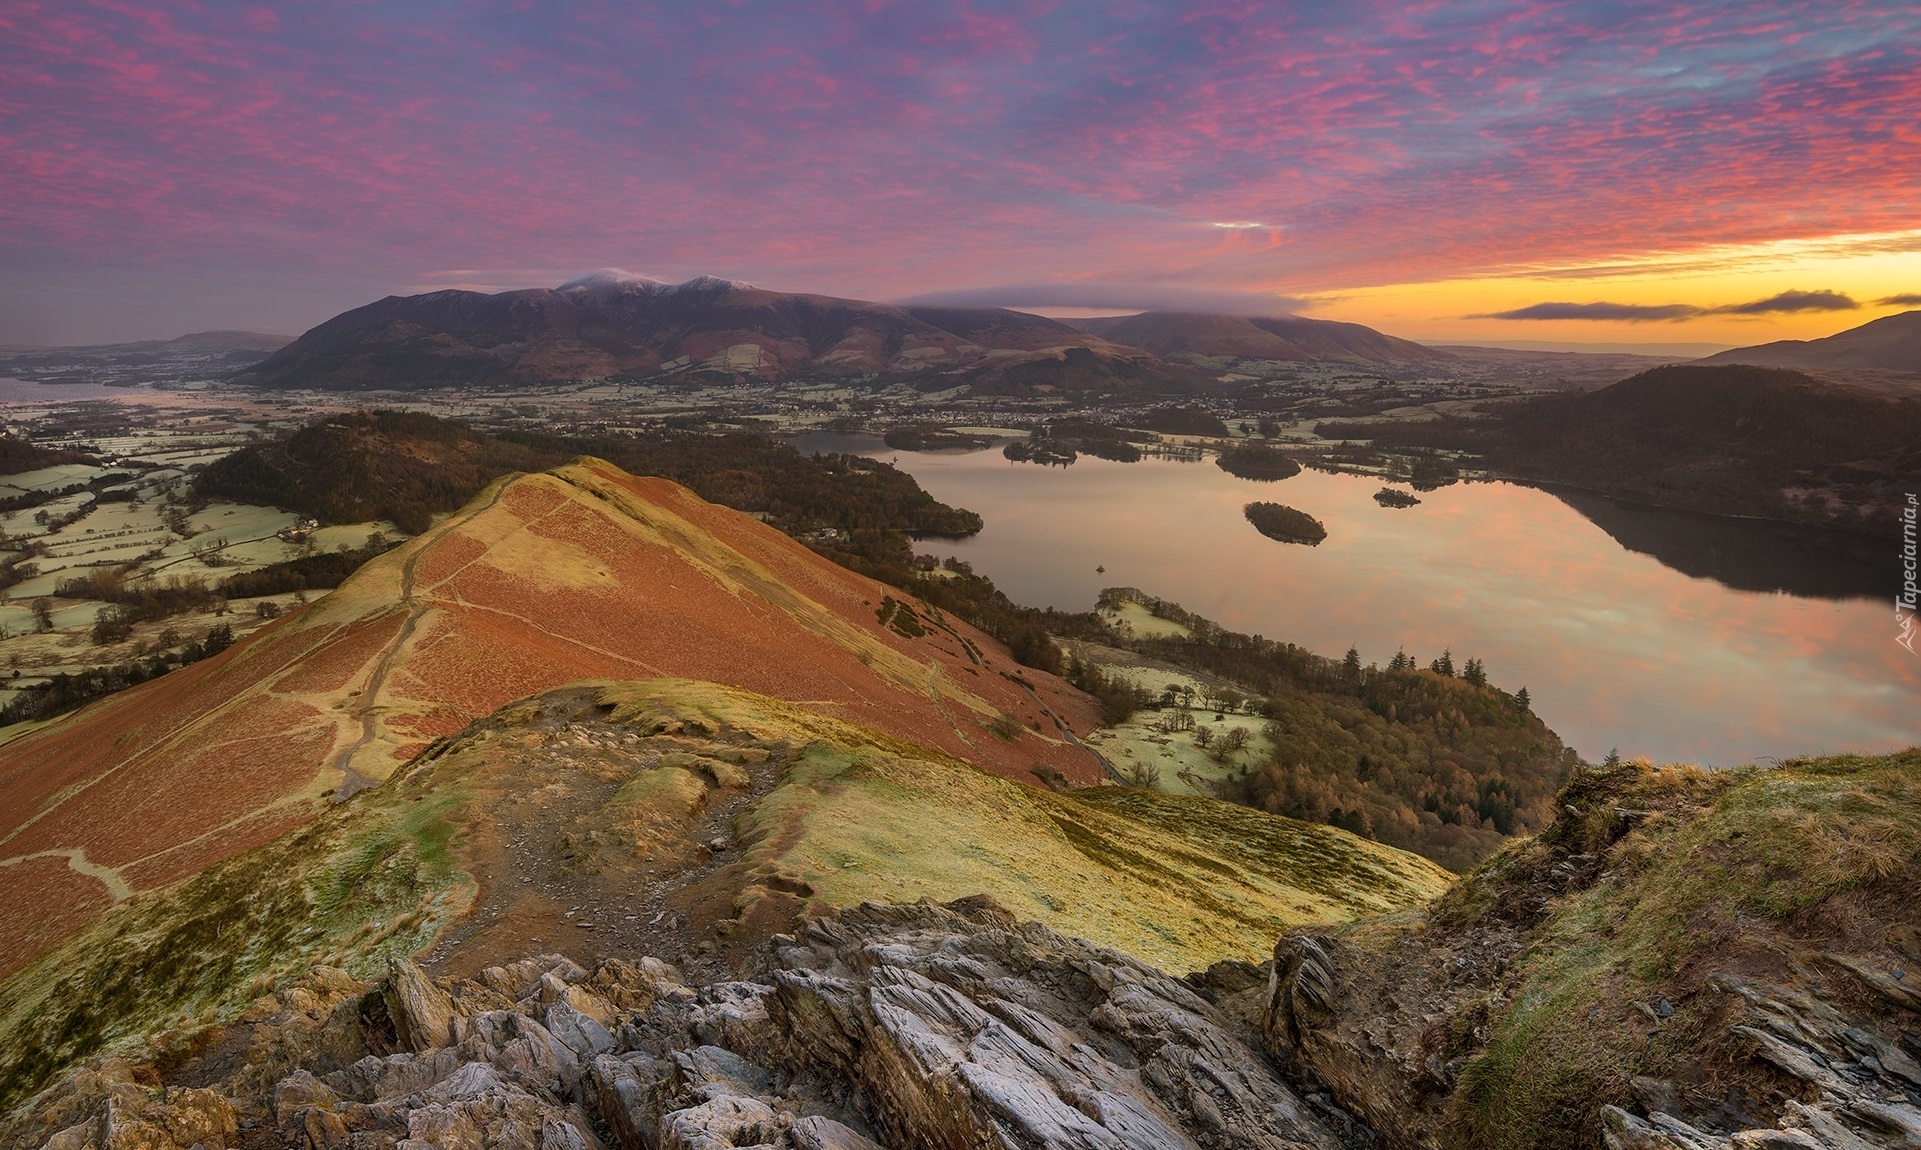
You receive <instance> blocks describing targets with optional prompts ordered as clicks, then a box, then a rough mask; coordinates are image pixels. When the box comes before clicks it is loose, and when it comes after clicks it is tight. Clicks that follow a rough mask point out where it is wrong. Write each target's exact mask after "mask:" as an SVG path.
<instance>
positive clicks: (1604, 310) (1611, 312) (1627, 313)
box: [1465, 290, 1921, 323]
mask: <svg viewBox="0 0 1921 1150" xmlns="http://www.w3.org/2000/svg"><path fill="white" fill-rule="evenodd" d="M1876 302H1878V303H1882V304H1921V295H1905V296H1889V297H1888V298H1886V299H1884V300H1878V301H1876ZM1860 306H1861V305H1860V303H1858V302H1857V301H1856V300H1855V299H1854V297H1852V296H1850V295H1848V294H1847V293H1846V292H1838V291H1826V290H1822V291H1784V292H1781V293H1779V294H1778V295H1771V296H1769V297H1767V298H1766V299H1756V300H1749V301H1747V302H1746V303H1731V304H1723V305H1722V306H1720V307H1701V306H1699V305H1697V304H1691V303H1653V304H1648V303H1607V302H1596V303H1537V304H1529V305H1528V306H1527V307H1517V308H1514V309H1513V310H1511V311H1495V312H1482V313H1480V314H1479V315H1470V316H1467V317H1465V318H1467V319H1533V320H1553V319H1585V320H1600V321H1604V322H1609V323H1664V322H1665V323H1675V322H1679V321H1681V320H1686V319H1693V318H1695V317H1696V316H1704V315H1781V314H1792V313H1794V312H1804V311H1854V310H1855V309H1857V308H1859V307H1860Z"/></svg>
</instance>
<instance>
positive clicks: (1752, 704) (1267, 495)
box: [801, 437, 1921, 765]
mask: <svg viewBox="0 0 1921 1150" xmlns="http://www.w3.org/2000/svg"><path fill="white" fill-rule="evenodd" d="M801 446H802V447H803V449H807V450H836V449H838V450H850V449H857V448H858V449H862V450H865V451H866V452H867V453H869V454H874V455H877V456H880V457H882V458H889V459H897V461H898V463H899V465H900V466H901V467H902V468H904V469H906V470H907V471H909V472H911V473H912V474H913V475H914V476H915V477H916V478H917V479H919V480H920V482H921V484H922V486H924V487H925V488H926V489H927V490H928V491H930V492H932V493H933V494H934V496H935V497H936V498H939V499H941V500H943V501H944V502H947V503H950V504H953V505H956V506H961V507H968V508H972V509H973V510H975V511H978V512H979V513H980V514H981V515H982V516H984V517H985V518H986V520H987V527H986V529H985V530H984V531H982V532H981V533H980V534H979V535H978V536H976V537H975V538H973V539H968V540H960V541H953V542H949V541H945V540H930V541H927V542H926V543H924V544H922V546H921V549H922V550H925V551H932V552H934V553H935V554H939V555H947V554H953V555H958V556H960V557H961V558H963V559H966V560H967V561H968V562H970V563H972V564H974V566H975V567H976V569H978V570H980V571H981V572H983V573H984V574H987V575H988V576H990V577H992V578H993V580H994V581H995V583H997V584H998V585H999V586H1000V587H1001V588H1002V589H1003V590H1005V591H1006V592H1007V593H1008V594H1009V595H1010V596H1012V597H1013V598H1014V599H1015V600H1016V601H1018V602H1021V603H1028V604H1033V605H1037V606H1040V605H1051V606H1055V607H1060V608H1063V609H1069V610H1085V609H1087V608H1089V607H1091V606H1092V605H1093V602H1094V598H1095V596H1096V595H1097V594H1098V592H1099V591H1100V589H1101V588H1103V587H1111V586H1134V587H1139V588H1141V589H1142V590H1145V591H1147V592H1149V593H1151V594H1155V595H1159V596H1162V597H1164V598H1168V599H1173V600H1175V601H1177V602H1179V603H1181V604H1183V605H1184V606H1186V607H1188V608H1189V609H1190V610H1194V611H1198V612H1200V613H1201V614H1203V615H1206V616H1208V617H1210V618H1212V619H1215V620H1216V621H1218V622H1220V623H1222V624H1224V625H1225V626H1228V627H1230V628H1232V629H1234V630H1238V631H1246V632H1253V633H1258V634H1264V635H1267V636H1269V637H1270V638H1277V639H1286V640H1289V641H1292V642H1295V643H1299V644H1301V645H1303V646H1306V647H1308V648H1311V649H1313V650H1316V651H1319V652H1321V653H1323V654H1327V655H1333V656H1339V655H1340V654H1341V652H1343V651H1345V650H1346V649H1347V648H1348V646H1349V645H1353V646H1356V647H1358V648H1359V649H1360V652H1361V657H1362V659H1363V660H1366V661H1371V662H1381V663H1385V662H1386V661H1387V660H1388V659H1390V658H1391V657H1392V656H1393V654H1394V652H1395V650H1396V649H1398V648H1405V649H1406V650H1407V651H1408V652H1409V653H1410V654H1413V655H1416V656H1418V657H1419V658H1420V659H1421V660H1422V661H1423V662H1426V661H1427V660H1429V659H1431V658H1433V657H1434V656H1435V655H1438V654H1439V653H1440V652H1441V650H1442V648H1444V647H1445V648H1451V649H1452V651H1453V653H1454V660H1455V662H1456V664H1457V665H1458V664H1459V663H1460V662H1461V661H1462V660H1463V659H1465V658H1466V657H1468V656H1474V657H1477V658H1480V659H1483V660H1484V661H1485V662H1486V663H1487V667H1488V674H1489V676H1490V678H1491V679H1492V680H1493V681H1494V682H1495V683H1497V684H1499V685H1500V686H1502V687H1504V688H1506V689H1508V690H1514V689H1516V688H1518V687H1521V686H1523V685H1525V686H1526V687H1527V688H1528V689H1529V692H1530V694H1531V695H1532V697H1533V700H1534V706H1535V710H1536V712H1537V713H1538V714H1540V715H1541V717H1542V718H1543V719H1545V720H1546V721H1547V722H1548V724H1549V725H1550V726H1552V727H1553V728H1554V729H1555V730H1557V731H1559V732H1560V733H1561V735H1562V737H1563V738H1565V739H1566V740H1568V742H1569V743H1570V744H1571V745H1573V746H1574V747H1575V748H1576V749H1578V750H1579V751H1580V752H1581V753H1582V754H1583V755H1584V756H1586V757H1587V758H1589V759H1598V758H1600V757H1601V756H1602V755H1605V754H1606V753H1607V751H1608V749H1609V748H1610V747H1619V748H1620V750H1621V752H1622V753H1623V754H1624V755H1646V756H1648V757H1651V758H1654V759H1657V760H1660V761H1674V760H1687V761H1694V762H1702V763H1712V764H1717V765H1729V764H1735V763H1741V762H1748V761H1752V760H1755V759H1758V758H1762V757H1776V758H1785V757H1788V756H1790V755H1796V754H1808V753H1817V752H1834V751H1845V750H1854V751H1888V750H1894V749H1898V748H1901V747H1905V746H1908V745H1911V744H1914V743H1917V742H1921V707H1917V705H1916V704H1917V701H1918V700H1921V658H1918V657H1916V656H1914V655H1911V654H1909V653H1908V652H1907V651H1906V650H1904V649H1902V648H1901V647H1899V646H1897V645H1896V644H1895V642H1894V635H1895V627H1894V625H1893V622H1892V621H1893V610H1892V603H1891V598H1892V589H1891V588H1890V594H1889V597H1888V599H1887V600H1885V601H1884V600H1881V599H1875V600H1869V599H1860V598H1856V599H1845V600H1834V599H1818V598H1806V597H1800V596H1796V595H1790V594H1785V593H1781V592H1764V591H1740V590H1733V589H1730V588H1729V587H1727V586H1724V585H1723V584H1721V583H1719V582H1716V581H1713V580H1711V579H1705V578H1695V577H1691V576H1689V575H1685V574H1682V573H1681V572H1679V571H1676V570H1673V569H1672V568H1670V567H1667V566H1665V565H1663V564H1662V563H1661V562H1659V561H1658V560H1656V559H1655V558H1653V557H1651V556H1649V555H1646V554H1640V553H1637V552H1633V551H1628V550H1626V549H1624V548H1623V547H1622V546H1621V545H1620V544H1618V543H1617V542H1615V540H1614V539H1613V538H1611V537H1610V536H1609V535H1608V534H1607V533H1606V532H1604V531H1603V530H1602V529H1601V528H1599V527H1597V526H1596V525H1595V524H1594V523H1592V522H1590V521H1589V520H1588V519H1587V518H1585V517H1583V516H1582V515H1581V514H1579V513H1578V512H1577V511H1576V510H1574V509H1573V508H1572V507H1570V506H1569V505H1568V504H1567V503H1565V502H1563V501H1562V500H1561V499H1559V498H1556V497H1555V496H1554V495H1551V494H1549V493H1547V492H1544V491H1538V490H1535V489H1532V488H1528V487H1521V486H1516V485H1512V484H1468V485H1456V486H1453V487H1448V488H1443V489H1442V490H1439V491H1434V492H1428V493H1423V494H1422V496H1421V498H1422V500H1423V502H1422V503H1421V505H1420V506H1418V507H1413V508H1408V509H1392V508H1383V507H1380V506H1379V505H1377V504H1376V503H1375V502H1374V500H1373V498H1372V497H1373V494H1374V492H1375V491H1376V490H1378V489H1379V488H1380V486H1381V484H1380V483H1379V481H1377V480H1371V479H1366V478H1361V477H1357V476H1348V475H1325V474H1320V473H1317V472H1311V471H1310V472H1303V473H1302V474H1301V475H1298V476H1296V477H1294V478H1292V479H1288V480H1284V481H1282V482H1279V483H1258V482H1254V481H1251V480H1243V479H1236V478H1234V477H1233V476H1230V475H1228V474H1226V473H1225V472H1223V471H1221V470H1220V469H1219V468H1217V467H1215V466H1214V465H1213V463H1212V462H1204V463H1176V462H1171V461H1165V460H1155V459H1148V460H1144V461H1142V462H1140V463H1136V464H1117V463H1110V462H1107V461H1105V460H1100V459H1092V458H1087V457H1083V458H1082V459H1081V460H1080V461H1079V462H1077V463H1075V464H1074V465H1073V466H1072V467H1068V468H1041V467H1037V466H1034V465H1032V464H1014V463H1010V462H1008V461H1006V460H1004V459H1002V458H1001V456H1000V455H999V453H998V452H997V451H984V452H971V453H966V454H945V453H943V454H911V453H907V452H900V453H894V452H892V451H889V450H888V449H886V448H885V447H880V446H878V445H876V444H874V442H873V441H871V440H870V441H862V442H856V441H841V442H836V441H834V440H832V439H829V438H827V437H809V438H808V440H807V441H804V442H803V443H802V444H801ZM1253 499H1267V500H1273V501H1275V502H1281V503H1286V504H1288V505H1290V506H1294V507H1298V508H1300V509H1301V510H1303V511H1306V512H1308V513H1309V514H1311V515H1313V516H1315V517H1316V518H1318V519H1320V520H1321V521H1322V522H1323V523H1325V524H1326V525H1327V529H1328V538H1327V541H1326V542H1324V543H1322V544H1321V545H1320V546H1318V547H1302V546H1295V545H1288V544H1283V543H1276V542H1274V541H1272V540H1269V539H1266V538H1264V537H1262V536H1261V535H1259V534H1258V533H1256V532H1255V531H1254V529H1253V528H1252V527H1251V526H1249V525H1248V523H1247V522H1246V521H1245V519H1243V518H1242V515H1241V507H1242V505H1244V504H1245V503H1247V502H1248V501H1249V500H1253ZM1102 566H1104V567H1105V568H1106V571H1105V572H1104V573H1102V572H1097V571H1096V568H1097V567H1102ZM1854 582H1856V583H1859V582H1860V580H1859V579H1856V580H1854Z"/></svg>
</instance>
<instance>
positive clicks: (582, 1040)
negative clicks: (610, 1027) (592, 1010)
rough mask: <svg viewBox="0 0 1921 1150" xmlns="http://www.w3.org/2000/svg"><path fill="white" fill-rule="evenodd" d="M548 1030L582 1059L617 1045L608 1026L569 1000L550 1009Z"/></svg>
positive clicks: (604, 1051)
mask: <svg viewBox="0 0 1921 1150" xmlns="http://www.w3.org/2000/svg"><path fill="white" fill-rule="evenodd" d="M568 989H570V990H571V989H573V988H572V987H569V988H568ZM547 1032H548V1033H549V1034H552V1035H553V1036H554V1038H555V1039H556V1040H557V1041H558V1042H559V1043H560V1044H561V1045H562V1046H565V1047H566V1048H567V1049H568V1050H571V1051H572V1052H573V1054H574V1057H576V1058H578V1059H581V1060H582V1061H591V1060H592V1059H593V1057H594V1056H595V1055H597V1054H605V1053H607V1052H608V1051H610V1050H612V1049H613V1048H614V1036H613V1035H611V1034H609V1033H607V1028H606V1027H605V1026H603V1025H601V1024H600V1023H599V1022H597V1021H595V1020H594V1019H593V1018H590V1017H589V1016H587V1015H586V1014H583V1013H581V1012H580V1011H579V1010H576V1009H575V1008H574V1007H573V1006H572V1005H571V1004H569V1003H568V1002H567V1001H566V1000H565V999H562V1000H561V1001H559V1002H556V1003H554V1004H553V1005H552V1006H550V1007H548V1008H547Z"/></svg>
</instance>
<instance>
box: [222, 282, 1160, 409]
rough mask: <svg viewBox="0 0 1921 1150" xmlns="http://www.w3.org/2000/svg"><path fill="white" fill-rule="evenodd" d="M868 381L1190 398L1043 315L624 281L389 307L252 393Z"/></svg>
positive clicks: (360, 318)
mask: <svg viewBox="0 0 1921 1150" xmlns="http://www.w3.org/2000/svg"><path fill="white" fill-rule="evenodd" d="M663 377H665V378H687V379H689V380H691V381H700V380H732V379H754V380H762V381H770V382H772V381H779V380H786V379H793V378H827V379H836V378H871V379H879V380H911V381H915V382H917V383H918V382H921V381H928V382H929V383H930V384H931V385H932V386H937V387H938V386H959V385H961V384H963V383H964V384H967V385H969V386H971V387H973V388H974V389H975V390H976V391H982V392H989V393H1000V392H1011V393H1016V394H1025V393H1028V392H1046V391H1050V390H1062V391H1087V390H1103V391H1104V390H1150V391H1174V392H1179V391H1185V390H1187V389H1188V387H1189V386H1190V383H1191V382H1192V380H1191V379H1190V377H1189V374H1188V373H1186V372H1184V371H1183V370H1181V369H1178V368H1169V367H1168V366H1167V365H1164V364H1161V363H1160V362H1159V361H1158V360H1156V359H1155V357H1154V356H1152V355H1149V354H1147V353H1146V352H1142V351H1140V350H1138V349H1134V348H1126V347H1120V346H1117V345H1114V344H1112V343H1109V342H1108V341H1106V340H1101V339H1095V338H1090V337H1089V336H1088V335H1087V334H1085V333H1083V332H1080V331H1077V330H1075V329H1074V328H1071V327H1068V326H1066V325H1065V324H1060V323H1056V322H1054V321H1052V320H1046V319H1043V318H1041V317H1039V316H1029V315H1023V314H1021V313H1019V312H1010V311H1002V310H998V309H990V308H916V309H912V310H907V309H902V308H897V307H892V306H889V305H887V304H878V303H870V302H867V301H864V300H850V299H838V298H835V297H832V296H821V295H799V294H790V293H784V292H773V291H766V290H763V289H761V288H757V287H754V286H753V285H751V284H744V283H740V282H738V281H734V280H722V279H716V278H714V277H712V276H703V277H700V278H698V279H693V280H689V281H687V282H686V283H681V284H667V283H662V282H660V281H657V280H650V279H645V278H641V277H636V276H628V275H624V274H619V273H612V272H604V273H596V274H594V275H589V276H583V277H581V278H579V279H576V280H573V281H570V282H568V283H566V284H563V285H561V286H560V287H559V288H557V289H552V290H550V289H547V288H529V289H525V290H520V291H509V292H501V293H498V294H494V295H486V294H483V293H480V292H470V291H440V292H431V293H428V294H426V295H417V296H389V297H387V298H386V299H383V300H380V301H378V302H375V303H371V304H368V305H366V306H365V307H360V308H355V309H354V310H352V311H349V312H345V313H343V314H341V315H338V316H335V317H334V318H333V319H330V320H328V321H327V322H326V323H323V324H321V325H320V326H318V327H316V328H314V329H313V330H311V331H309V332H307V333H306V334H304V335H302V336H301V337H300V338H299V339H298V340H295V341H294V342H293V344H292V345H290V346H288V347H287V348H285V349H283V350H281V351H280V352H279V353H278V354H276V355H274V356H273V357H272V358H270V359H268V360H267V361H266V362H264V363H261V364H259V365H258V366H256V367H254V368H251V369H250V370H248V371H245V372H242V373H240V374H239V375H238V376H237V377H236V378H237V380H238V381H240V382H243V383H251V384H255V385H259V386H265V387H311V388H321V389H331V390H355V389H369V388H395V387H416V386H429V387H432V386H448V385H457V384H467V383H481V384H491V383H550V382H563V381H570V380H576V379H586V378H617V379H651V378H663Z"/></svg>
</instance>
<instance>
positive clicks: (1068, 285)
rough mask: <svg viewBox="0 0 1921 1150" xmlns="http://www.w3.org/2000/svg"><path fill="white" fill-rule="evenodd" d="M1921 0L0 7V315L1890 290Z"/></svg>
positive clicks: (1541, 299) (1500, 312) (96, 324)
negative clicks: (838, 300)
mask: <svg viewBox="0 0 1921 1150" xmlns="http://www.w3.org/2000/svg"><path fill="white" fill-rule="evenodd" d="M1917 156H1921V6H1917V5H1913V4H1888V3H1881V4H1875V3H1831V4H1813V3H1782V2H1775V3H1761V4H1754V5H1743V6H1728V7H1716V8H1706V7H1703V6H1699V5H1686V4H1678V3H1660V2H1655V3H1627V4H1594V3H1548V2H1541V0H1504V2H1488V3H1473V4H1456V5H1384V4H1358V5H1343V6H1340V7H1338V8H1333V9H1330V8H1327V7H1325V6H1317V5H1307V4H1280V5H1244V4H1236V3H1226V2H1207V3H1189V4H1171V3H1132V4H1127V5H1098V6H1095V5H1079V6H1076V5H1059V4H1052V3H1032V2H1008V3H994V4H960V5H953V6H947V7H943V8H940V9H932V8H924V7H919V6H900V5H893V4H887V3H881V2H877V0H875V2H866V3H854V4H822V5H815V6H810V7H806V8H800V7H797V6H793V5H781V4H769V3H739V4H730V5H698V6H696V5H661V4H653V5H637V6H632V7H600V6H590V5H565V6H558V7H556V6H526V5H513V4H490V3H477V4H468V5H458V6H455V5H445V4H426V3H394V4H384V5H378V6H373V5H339V4H319V5H310V6H301V7H298V8H285V7H270V6H262V5H253V4H237V3H227V2H223V0H207V2H204V3H189V4H178V5H141V4H134V3H126V2H123V0H85V2H80V3H72V4H51V3H41V2H36V0H0V157H3V158H4V163H0V344H58V343H83V342H109V341H114V340H124V339H140V338H164V337H167V336H172V335H178V334H181V333H183V332H186V331H189V330H202V329H208V328H252V329H255V330H268V331H280V332H283V333H287V334H294V333H297V332H298V331H299V330H302V329H304V328H306V327H309V326H312V325H313V324H316V323H319V322H321V321H322V320H325V319H326V318H328V317H329V316H331V315H333V314H335V313H337V312H339V311H342V310H344V309H346V308H350V307H354V306H357V305H359V304H362V303H366V302H369V301H370V300H373V299H375V298H378V297H380V296H383V295H388V294H406V293H411V292H418V291H428V290H436V289H439V288H446V287H466V288H472V289H476V290H501V289H505V288H515V287H536V286H547V287H551V286H555V285H557V284H559V283H561V282H562V281H564V280H566V279H567V278H569V277H571V276H573V275H575V274H578V273H580V272H582V271H586V270H589V269H592V268H596V267H605V266H618V267H627V268H632V269H635V270H636V271H639V272H642V273H645V274H648V275H652V276H657V277H660V278H663V279H669V280H680V279H687V278H691V277H692V276H695V275H699V274H703V273H710V274H714V275H720V276H726V277H731V278H738V279H742V280H746V281H749V282H752V283H755V284H758V285H761V286H764V287H768V288H771V289H776V290H782V291H801V292H815V293H821V294H829V295H840V296H851V297H856V298H864V299H875V300H882V301H890V302H907V301H936V300H937V301H942V302H956V303H970V304H978V305H992V306H1006V307H1016V308H1026V309H1029V310H1042V311H1047V312H1049V313H1050V314H1118V313H1123V312H1129V311H1140V310H1149V309H1174V310H1208V311H1235V312H1243V313H1248V314H1277V313H1282V312H1294V313H1298V314H1303V315H1309V316H1314V317H1317V318H1327V319H1339V320H1346V321H1351V322H1358V323H1364V324H1367V325H1369V326H1372V327H1376V328H1379V329H1381V330H1384V331H1387V332H1390V333H1392V334H1395V335H1399V336H1403V337H1406V338H1411V339H1422V340H1433V341H1471V340H1485V341H1488V342H1506V341H1567V342H1575V343H1579V342H1613V343H1636V344H1659V343H1675V344H1704V343H1712V344H1721V345H1728V346H1736V345H1744V344H1754V343H1762V342H1767V341H1770V340H1776V339H1806V338H1814V337H1818V336H1825V335H1830V334H1833V333H1834V332H1837V331H1840V330H1844V329H1846V328H1850V327H1854V326H1858V325H1859V324H1862V323H1865V322H1867V321H1869V320H1872V319H1875V318H1877V317H1879V316H1883V315H1889V314H1894V313H1896V312H1900V311H1906V310H1913V309H1916V308H1921V163H1917V162H1916V158H1917Z"/></svg>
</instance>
